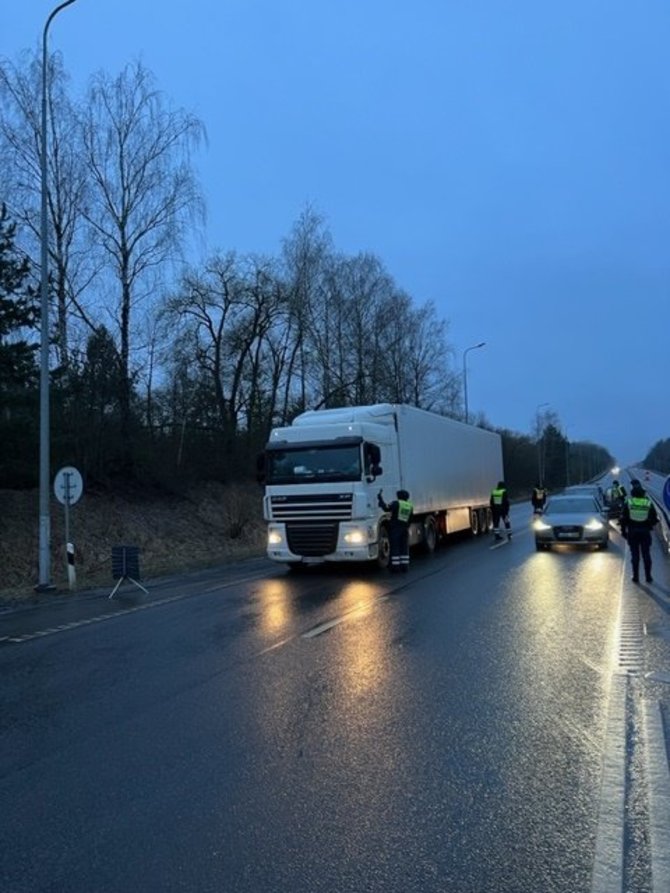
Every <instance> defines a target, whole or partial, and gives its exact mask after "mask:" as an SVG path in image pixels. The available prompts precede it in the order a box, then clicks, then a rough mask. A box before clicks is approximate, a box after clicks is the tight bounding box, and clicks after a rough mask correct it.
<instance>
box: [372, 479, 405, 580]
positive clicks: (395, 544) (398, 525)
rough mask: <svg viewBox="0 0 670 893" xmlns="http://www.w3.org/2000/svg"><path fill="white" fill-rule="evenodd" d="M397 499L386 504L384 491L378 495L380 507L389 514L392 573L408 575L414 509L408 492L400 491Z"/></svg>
mask: <svg viewBox="0 0 670 893" xmlns="http://www.w3.org/2000/svg"><path fill="white" fill-rule="evenodd" d="M397 497H398V498H397V499H394V500H393V502H391V503H386V502H384V497H383V496H382V491H381V490H380V491H379V493H378V494H377V502H378V503H379V507H380V508H382V509H383V510H384V511H385V512H389V514H390V515H391V520H390V522H389V546H390V549H391V564H390V568H389V569H390V571H391V573H397V572H398V571H402V573H405V574H406V573H407V571H408V570H409V522H410V521H411V520H412V512H413V510H414V507H413V506H412V503H411V502H410V498H409V493H408V492H407V490H398V492H397Z"/></svg>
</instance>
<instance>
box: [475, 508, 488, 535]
mask: <svg viewBox="0 0 670 893" xmlns="http://www.w3.org/2000/svg"><path fill="white" fill-rule="evenodd" d="M489 511H490V510H489V509H478V510H477V514H478V515H479V533H480V535H483V534H485V533H488V532H489V530H490V529H491V524H490V523H489V520H490V514H489Z"/></svg>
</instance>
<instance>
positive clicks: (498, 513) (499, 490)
mask: <svg viewBox="0 0 670 893" xmlns="http://www.w3.org/2000/svg"><path fill="white" fill-rule="evenodd" d="M489 505H490V506H491V514H492V515H493V535H494V536H495V538H496V539H497V540H501V539H502V536H501V535H500V531H499V529H498V528H499V527H500V522H501V520H502V522H503V524H504V525H505V531H506V533H507V539H508V540H510V539H512V534H511V533H510V529H511V527H512V525H511V524H510V521H509V497H508V495H507V487H506V486H505V481H498V486H497V487H494V488H493V490H491V499H490V500H489Z"/></svg>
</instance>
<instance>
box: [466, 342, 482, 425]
mask: <svg viewBox="0 0 670 893" xmlns="http://www.w3.org/2000/svg"><path fill="white" fill-rule="evenodd" d="M485 344H486V341H480V342H479V344H473V345H472V346H471V347H466V348H465V350H464V351H463V408H464V409H465V424H466V425H467V423H468V370H467V366H466V362H465V359H466V357H467V355H468V353H469V351H471V350H477V348H478V347H484V345H485Z"/></svg>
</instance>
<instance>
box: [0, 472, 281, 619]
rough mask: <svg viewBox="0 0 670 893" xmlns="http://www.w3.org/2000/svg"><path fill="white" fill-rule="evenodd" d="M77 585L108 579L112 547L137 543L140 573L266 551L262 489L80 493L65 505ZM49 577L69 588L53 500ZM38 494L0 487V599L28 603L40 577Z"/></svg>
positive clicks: (60, 521) (60, 518)
mask: <svg viewBox="0 0 670 893" xmlns="http://www.w3.org/2000/svg"><path fill="white" fill-rule="evenodd" d="M70 540H71V541H72V542H73V543H74V545H75V557H76V561H75V568H76V579H77V589H86V588H90V587H97V586H103V585H107V584H109V587H110V590H111V588H112V587H113V585H114V580H113V578H112V562H111V553H112V546H120V545H131V546H139V549H140V569H141V574H142V577H143V578H148V577H151V576H156V575H159V574H164V573H169V572H172V571H175V570H191V569H194V568H198V567H207V566H212V565H215V564H219V563H223V562H225V561H230V560H234V559H238V558H245V557H249V556H252V555H260V554H262V553H263V549H264V546H265V528H264V524H263V521H262V516H261V491H260V488H258V487H256V486H254V485H248V486H242V485H239V486H238V485H229V486H223V485H220V484H214V483H210V484H203V485H201V486H199V487H197V488H193V489H191V490H189V491H188V492H186V493H184V494H180V495H174V494H171V495H166V494H160V493H156V492H155V491H151V492H134V493H131V494H128V493H126V494H120V493H111V494H110V493H91V492H85V493H84V494H83V496H82V497H81V499H80V500H79V502H78V503H77V504H76V505H74V506H72V507H71V508H70ZM51 543H52V546H51V582H52V583H53V584H54V585H55V586H56V588H57V589H58V590H63V591H67V590H68V578H67V564H66V547H65V515H64V507H63V506H62V505H61V504H60V503H59V502H57V501H56V499H55V498H53V497H52V499H51ZM38 556H39V495H38V492H37V491H36V490H31V491H27V490H0V567H1V568H2V576H1V577H0V602H4V603H6V602H8V601H9V602H26V603H28V602H30V601H31V599H33V598H34V597H35V593H34V587H35V585H36V583H37V582H38V580H39V570H38Z"/></svg>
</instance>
